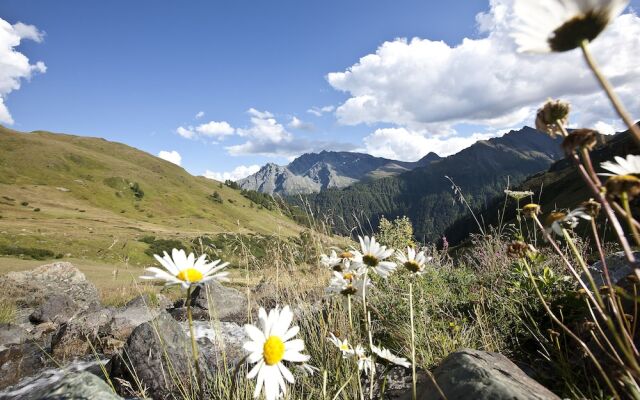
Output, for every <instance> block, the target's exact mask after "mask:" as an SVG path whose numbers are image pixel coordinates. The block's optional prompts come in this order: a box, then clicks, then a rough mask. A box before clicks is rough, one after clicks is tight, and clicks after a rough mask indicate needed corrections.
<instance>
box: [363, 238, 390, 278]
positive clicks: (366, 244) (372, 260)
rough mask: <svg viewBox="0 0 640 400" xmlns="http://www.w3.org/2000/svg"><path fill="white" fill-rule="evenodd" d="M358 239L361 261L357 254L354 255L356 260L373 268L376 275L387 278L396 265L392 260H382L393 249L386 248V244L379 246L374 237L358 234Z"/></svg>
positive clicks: (387, 256) (388, 255)
mask: <svg viewBox="0 0 640 400" xmlns="http://www.w3.org/2000/svg"><path fill="white" fill-rule="evenodd" d="M358 238H359V239H360V248H361V250H362V261H360V257H359V255H357V256H356V258H357V259H358V262H361V263H362V264H364V265H365V266H367V267H368V268H371V269H373V270H374V271H375V272H376V273H377V274H378V275H380V276H381V277H383V278H387V277H388V276H389V274H390V273H391V272H393V271H394V270H395V269H396V267H397V265H396V263H394V262H392V261H384V260H386V259H387V258H389V257H390V256H391V255H392V254H393V252H394V251H393V249H387V246H381V245H380V243H378V242H376V238H375V237H373V236H372V237H371V238H369V236H365V237H364V238H363V237H362V236H358Z"/></svg>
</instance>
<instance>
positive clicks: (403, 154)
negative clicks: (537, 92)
mask: <svg viewBox="0 0 640 400" xmlns="http://www.w3.org/2000/svg"><path fill="white" fill-rule="evenodd" d="M496 136H499V133H497V132H496V133H474V134H472V135H470V136H467V137H463V136H447V137H445V136H428V135H427V134H426V133H424V134H423V133H420V132H416V131H412V130H409V129H406V128H384V129H377V130H376V131H375V132H373V133H372V134H371V135H369V136H367V137H365V138H364V145H365V149H364V150H365V152H367V153H369V154H371V155H373V156H376V157H385V158H390V159H392V160H400V161H418V160H419V159H421V158H422V157H424V156H425V155H427V154H428V153H430V152H435V153H437V154H438V155H440V156H442V157H445V156H448V155H451V154H455V153H457V152H459V151H460V150H463V149H465V148H467V147H469V146H471V145H472V144H474V143H475V142H477V141H478V140H486V139H490V138H492V137H496Z"/></svg>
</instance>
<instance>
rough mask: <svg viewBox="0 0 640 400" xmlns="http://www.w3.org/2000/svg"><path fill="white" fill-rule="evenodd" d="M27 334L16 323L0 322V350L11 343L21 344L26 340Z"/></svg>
mask: <svg viewBox="0 0 640 400" xmlns="http://www.w3.org/2000/svg"><path fill="white" fill-rule="evenodd" d="M28 338H29V334H28V333H27V331H26V330H25V329H24V328H23V327H21V326H18V325H14V324H0V350H3V349H6V348H7V346H9V345H12V344H21V343H24V342H26V341H27V339H28Z"/></svg>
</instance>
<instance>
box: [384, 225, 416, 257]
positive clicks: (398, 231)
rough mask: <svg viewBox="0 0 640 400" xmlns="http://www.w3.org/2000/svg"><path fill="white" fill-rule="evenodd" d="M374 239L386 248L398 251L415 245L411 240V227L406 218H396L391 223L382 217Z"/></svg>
mask: <svg viewBox="0 0 640 400" xmlns="http://www.w3.org/2000/svg"><path fill="white" fill-rule="evenodd" d="M376 239H378V241H379V242H380V243H382V244H384V245H386V246H387V247H391V248H394V249H399V250H404V249H406V248H407V247H414V246H415V245H416V243H415V241H414V239H413V226H412V225H411V221H410V220H409V218H408V217H397V218H396V219H395V220H393V221H389V220H388V219H386V218H385V217H382V218H381V219H380V224H379V225H378V233H377V235H376Z"/></svg>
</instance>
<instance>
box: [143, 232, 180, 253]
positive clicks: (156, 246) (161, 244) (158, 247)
mask: <svg viewBox="0 0 640 400" xmlns="http://www.w3.org/2000/svg"><path fill="white" fill-rule="evenodd" d="M151 238H153V239H151ZM143 239H146V241H145V243H148V244H149V248H147V249H146V250H145V251H144V254H146V255H148V256H150V257H153V255H154V254H158V255H160V256H162V253H163V252H165V251H166V252H167V253H169V254H171V250H173V249H178V250H180V249H185V250H187V251H188V248H185V246H184V244H183V243H182V242H181V241H179V240H176V239H156V238H154V237H153V236H147V237H145V238H143ZM141 241H142V240H141Z"/></svg>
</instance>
